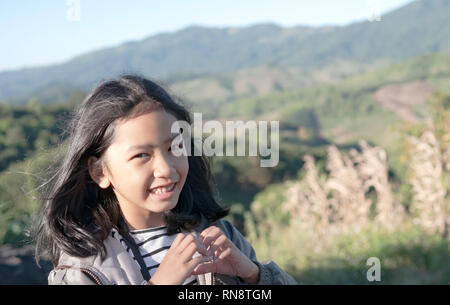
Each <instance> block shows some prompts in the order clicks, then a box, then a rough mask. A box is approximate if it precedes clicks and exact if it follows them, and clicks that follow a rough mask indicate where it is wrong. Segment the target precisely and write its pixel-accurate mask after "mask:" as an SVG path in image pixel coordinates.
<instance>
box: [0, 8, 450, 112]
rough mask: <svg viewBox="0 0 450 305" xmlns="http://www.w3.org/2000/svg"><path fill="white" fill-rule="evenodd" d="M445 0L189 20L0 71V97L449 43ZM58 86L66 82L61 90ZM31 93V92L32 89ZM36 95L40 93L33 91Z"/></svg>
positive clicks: (393, 55) (356, 58)
mask: <svg viewBox="0 0 450 305" xmlns="http://www.w3.org/2000/svg"><path fill="white" fill-rule="evenodd" d="M448 16H450V0H421V1H414V2H412V3H410V4H408V5H406V6H404V7H401V8H399V9H397V10H395V11H392V12H390V13H388V14H386V15H383V16H382V20H381V21H380V22H369V21H364V22H358V23H354V24H351V25H348V26H340V27H332V26H330V27H304V26H296V27H290V28H283V27H281V26H278V25H275V24H258V25H253V26H248V27H231V28H206V27H200V26H190V27H188V28H185V29H183V30H180V31H177V32H174V33H162V34H158V35H155V36H151V37H149V38H147V39H144V40H142V41H133V42H128V43H125V44H122V45H120V46H117V47H111V48H105V49H102V50H98V51H95V52H90V53H88V54H84V55H81V56H78V57H75V58H73V59H72V60H70V61H67V62H65V63H62V64H57V65H51V66H47V67H39V68H27V69H21V70H17V71H7V72H2V73H0V101H1V100H3V101H8V102H10V103H24V102H26V101H27V99H29V98H30V97H36V92H40V91H41V90H44V91H46V92H50V93H52V94H50V95H49V94H47V96H46V98H44V100H48V101H50V98H51V97H52V96H58V95H64V94H66V91H67V88H72V87H73V88H80V89H87V88H89V87H91V86H92V85H93V84H95V82H98V81H100V80H102V79H104V78H109V77H115V76H117V75H118V74H121V73H126V72H138V73H142V74H144V75H146V76H147V77H150V78H153V79H163V80H167V81H168V82H170V81H171V79H173V78H177V77H179V76H178V75H182V77H184V78H187V79H189V75H199V74H200V75H201V74H220V73H233V72H236V71H239V70H242V69H251V68H254V67H259V66H269V67H273V66H275V67H280V68H286V67H300V68H302V69H314V68H316V67H321V66H324V65H330V64H333V63H334V62H336V61H352V62H356V63H371V62H376V61H380V60H387V61H395V60H399V59H408V58H411V57H414V56H417V55H419V54H422V53H426V52H437V51H445V50H450V22H449V18H448ZM59 86H62V87H64V88H65V89H63V91H62V93H61V92H58V88H59ZM31 94H34V95H31ZM38 98H39V96H38Z"/></svg>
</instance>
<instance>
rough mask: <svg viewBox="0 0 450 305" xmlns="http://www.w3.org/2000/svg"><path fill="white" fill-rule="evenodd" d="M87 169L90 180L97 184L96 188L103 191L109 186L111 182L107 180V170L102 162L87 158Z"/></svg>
mask: <svg viewBox="0 0 450 305" xmlns="http://www.w3.org/2000/svg"><path fill="white" fill-rule="evenodd" d="M88 169H89V175H90V176H91V178H92V180H94V181H95V182H96V183H97V184H98V186H100V187H101V188H103V189H106V188H108V187H109V186H110V184H111V182H110V180H109V177H108V173H107V170H106V169H105V168H104V166H103V162H101V161H100V160H99V159H98V158H96V157H89V158H88Z"/></svg>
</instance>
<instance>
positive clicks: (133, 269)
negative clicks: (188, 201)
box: [48, 219, 297, 285]
mask: <svg viewBox="0 0 450 305" xmlns="http://www.w3.org/2000/svg"><path fill="white" fill-rule="evenodd" d="M210 225H215V226H217V227H219V228H220V229H221V230H222V232H223V233H224V234H225V235H226V236H227V237H228V238H229V239H230V240H231V241H232V242H233V243H234V244H235V245H236V246H237V247H238V248H239V249H240V250H241V251H242V253H244V254H245V255H247V257H249V258H250V260H252V261H253V262H254V263H255V264H256V265H257V266H258V267H259V271H260V272H259V282H258V283H257V284H258V285H286V284H290V285H295V284H297V282H296V281H295V280H294V279H293V278H292V277H291V276H290V275H289V274H287V273H286V272H284V271H283V270H281V269H280V267H278V265H276V264H275V263H274V262H273V261H271V260H267V261H263V262H258V260H257V259H256V254H255V251H254V249H253V248H252V246H251V245H250V244H249V243H248V241H247V240H246V239H245V238H244V236H242V234H241V233H240V232H239V231H238V230H237V229H236V228H235V227H234V226H233V225H232V224H231V223H230V222H229V221H227V220H225V219H221V220H219V221H217V222H215V223H213V224H208V223H207V222H206V221H203V222H202V224H201V225H200V226H199V227H198V228H197V229H196V231H197V233H200V232H201V231H203V230H204V229H205V228H206V227H208V226H210ZM104 244H105V247H106V253H107V254H106V258H105V259H104V260H102V259H101V258H100V255H94V256H90V257H85V258H80V257H74V256H70V255H68V254H67V253H63V254H62V255H61V257H60V259H59V263H58V266H56V267H55V268H54V269H53V270H52V271H51V272H50V274H49V276H48V283H49V284H50V285H57V284H75V285H77V284H78V285H79V284H98V285H114V284H125V285H136V284H148V282H147V281H146V280H144V278H143V277H142V275H141V272H140V269H139V266H138V264H136V262H135V261H134V260H133V258H132V257H131V255H130V254H129V253H128V252H127V251H126V250H125V248H124V247H123V246H122V244H121V243H120V242H119V241H118V240H117V239H115V238H113V237H111V236H109V237H108V238H107V239H106V240H105V241H104ZM197 282H198V283H199V284H200V285H220V284H232V285H239V284H246V283H245V282H244V281H243V280H242V279H241V278H239V277H236V276H229V275H224V274H219V273H214V274H212V273H207V274H201V275H197Z"/></svg>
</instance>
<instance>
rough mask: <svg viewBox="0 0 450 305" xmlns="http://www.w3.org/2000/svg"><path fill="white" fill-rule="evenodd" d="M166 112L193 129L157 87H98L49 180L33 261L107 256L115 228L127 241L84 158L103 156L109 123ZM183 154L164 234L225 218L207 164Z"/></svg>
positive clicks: (136, 81) (126, 80)
mask: <svg viewBox="0 0 450 305" xmlns="http://www.w3.org/2000/svg"><path fill="white" fill-rule="evenodd" d="M156 109H164V110H165V111H166V112H168V113H170V114H172V115H174V116H175V117H176V119H177V120H183V121H186V122H188V123H189V124H192V120H191V115H190V113H189V111H188V110H187V109H186V107H185V106H184V105H182V104H181V103H180V102H179V100H178V99H177V100H175V98H173V97H172V96H171V95H169V94H168V92H167V91H166V90H165V89H163V87H162V86H161V85H158V84H157V83H155V82H153V81H151V80H148V79H146V78H144V77H142V76H139V75H135V74H133V75H123V76H121V77H120V78H119V79H113V80H108V81H105V82H103V83H101V84H100V85H98V86H97V87H96V88H95V89H93V90H92V92H91V93H90V94H89V95H88V96H87V97H86V98H85V100H84V101H83V102H82V103H81V104H80V105H79V106H78V107H77V108H76V109H75V112H74V114H73V117H72V119H71V121H70V124H69V125H68V139H67V145H68V148H67V151H66V152H65V154H64V157H63V160H62V164H61V165H60V166H59V167H58V169H57V170H56V173H55V174H54V175H53V177H52V178H51V179H50V180H49V181H47V182H48V185H49V186H50V187H48V188H47V192H46V195H45V196H43V198H45V199H43V209H42V211H41V218H40V222H39V225H38V230H37V233H36V253H35V259H36V261H37V262H38V264H39V259H40V257H41V254H42V252H44V251H45V252H47V254H49V255H50V258H51V260H52V263H53V265H55V266H56V265H57V264H58V260H59V257H60V255H61V253H62V252H65V253H67V254H69V255H72V256H77V257H87V256H91V255H96V254H99V253H100V255H101V257H102V258H104V257H105V256H106V248H105V246H104V243H103V241H104V240H105V239H106V238H107V236H108V234H109V233H110V231H111V229H112V228H113V226H115V227H117V228H118V229H119V232H120V233H121V234H122V235H123V236H126V237H129V234H128V227H127V225H126V223H125V221H124V219H123V216H122V213H121V211H120V207H119V205H118V201H117V198H116V196H115V194H114V192H113V190H112V188H111V186H110V187H109V188H107V189H102V188H100V187H99V186H98V185H97V184H96V183H95V182H94V181H93V180H92V178H91V176H90V175H89V171H88V158H89V157H90V156H96V157H97V158H99V159H100V160H101V158H102V155H103V154H104V152H105V151H106V149H107V148H108V147H109V145H110V144H111V141H112V138H113V135H114V126H115V125H114V122H115V121H116V120H117V119H121V118H130V117H136V116H138V115H140V114H144V113H146V112H150V111H153V110H156ZM191 149H192V151H191V153H190V154H188V163H189V171H188V174H187V177H186V182H185V184H184V186H183V189H182V191H181V193H180V197H179V199H178V203H177V205H176V207H175V208H173V209H172V210H170V211H166V213H165V217H166V223H167V227H168V230H169V234H174V233H176V232H179V231H180V230H181V229H186V230H191V229H194V228H196V227H197V226H198V224H199V223H200V221H201V219H202V218H206V219H207V220H209V221H211V222H213V221H216V220H218V219H220V218H222V217H225V216H226V215H227V214H228V213H229V208H224V207H221V206H220V205H219V203H218V201H217V199H216V197H217V189H216V184H215V179H214V176H213V174H212V171H211V168H212V159H209V158H207V157H206V156H203V155H202V156H198V155H195V154H194V153H193V149H194V141H193V139H192V138H191Z"/></svg>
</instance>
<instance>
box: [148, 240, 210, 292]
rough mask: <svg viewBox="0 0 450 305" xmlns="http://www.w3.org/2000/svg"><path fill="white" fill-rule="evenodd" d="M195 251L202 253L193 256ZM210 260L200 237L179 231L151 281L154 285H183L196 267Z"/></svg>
mask: <svg viewBox="0 0 450 305" xmlns="http://www.w3.org/2000/svg"><path fill="white" fill-rule="evenodd" d="M195 252H199V253H201V254H202V255H199V256H196V257H194V258H193V257H192V256H193V255H194V254H195ZM210 260H211V257H207V251H206V248H205V246H204V245H203V243H202V242H201V241H200V239H199V238H197V237H195V236H194V235H193V234H187V233H179V234H178V235H177V237H176V238H175V240H174V241H173V243H172V245H171V246H170V248H169V251H167V254H166V255H165V256H164V259H163V260H162V262H161V264H160V265H159V267H158V269H157V270H156V272H155V274H153V276H152V277H151V279H150V280H149V282H150V284H154V285H181V284H183V283H184V281H185V280H186V279H187V278H188V277H189V276H191V273H192V271H193V270H194V268H195V267H197V266H198V265H199V264H201V263H203V262H206V261H210Z"/></svg>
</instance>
